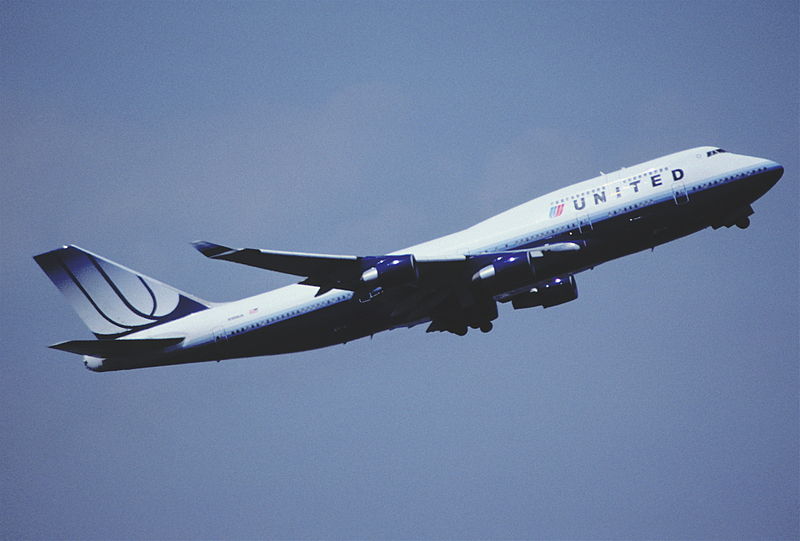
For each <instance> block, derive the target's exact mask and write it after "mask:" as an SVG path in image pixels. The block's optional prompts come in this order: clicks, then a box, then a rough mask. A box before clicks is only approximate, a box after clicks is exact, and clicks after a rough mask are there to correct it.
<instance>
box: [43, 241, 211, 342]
mask: <svg viewBox="0 0 800 541" xmlns="http://www.w3.org/2000/svg"><path fill="white" fill-rule="evenodd" d="M34 259H35V260H36V263H38V264H39V266H40V267H42V270H43V271H44V272H45V273H46V274H47V276H48V277H49V278H50V280H52V282H53V283H54V284H55V285H56V287H58V289H59V290H61V292H62V293H63V294H64V296H65V297H66V298H67V301H68V302H69V303H70V304H71V305H72V307H73V308H74V309H75V311H76V312H78V315H79V316H80V318H81V319H82V320H83V322H84V323H86V326H87V327H89V329H90V330H91V331H92V332H93V333H94V335H95V336H96V337H97V338H101V339H110V338H119V337H121V336H125V335H126V334H130V333H133V332H136V331H141V330H143V329H147V328H149V327H153V326H155V325H159V324H161V323H166V322H167V321H172V320H175V319H178V318H181V317H184V316H187V315H189V314H191V313H194V312H199V311H200V310H205V309H206V308H208V307H210V306H211V303H209V302H206V301H204V300H202V299H198V298H197V297H194V296H192V295H189V294H188V293H184V292H183V291H180V290H178V289H175V288H174V287H171V286H168V285H167V284H164V283H162V282H159V281H158V280H154V279H152V278H148V277H147V276H144V275H142V274H139V273H138V272H135V271H132V270H130V269H128V268H126V267H123V266H122V265H118V264H117V263H114V262H113V261H109V260H108V259H105V258H102V257H100V256H98V255H95V254H93V253H91V252H87V251H86V250H84V249H82V248H79V247H77V246H72V245H70V246H64V247H63V248H59V249H57V250H53V251H52V252H46V253H44V254H39V255H37V256H34Z"/></svg>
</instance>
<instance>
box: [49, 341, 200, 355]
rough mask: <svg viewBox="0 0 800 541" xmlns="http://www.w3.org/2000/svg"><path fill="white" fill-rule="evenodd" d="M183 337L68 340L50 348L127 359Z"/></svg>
mask: <svg viewBox="0 0 800 541" xmlns="http://www.w3.org/2000/svg"><path fill="white" fill-rule="evenodd" d="M183 340H184V338H183V337H178V338H142V339H130V340H125V339H120V340H70V341H68V342H59V343H58V344H53V345H52V346H50V347H51V348H53V349H60V350H61V351H69V352H70V353H77V354H78V355H89V356H91V357H102V358H104V359H107V358H109V357H127V356H129V355H144V354H147V353H151V352H156V351H160V350H163V349H166V348H167V347H169V346H174V345H176V344H180V343H181V342H183Z"/></svg>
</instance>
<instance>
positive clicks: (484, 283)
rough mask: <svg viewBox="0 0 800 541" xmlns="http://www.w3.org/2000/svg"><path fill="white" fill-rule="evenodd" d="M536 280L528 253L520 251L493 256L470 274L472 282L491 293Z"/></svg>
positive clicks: (512, 288)
mask: <svg viewBox="0 0 800 541" xmlns="http://www.w3.org/2000/svg"><path fill="white" fill-rule="evenodd" d="M535 281H536V269H535V268H534V266H533V261H532V258H531V255H530V253H528V252H520V253H515V254H508V255H502V256H498V257H497V258H495V260H494V262H493V263H492V264H491V265H487V266H485V267H483V268H482V269H481V270H479V271H478V272H476V273H475V274H474V275H473V276H472V282H473V283H475V284H477V285H480V286H481V287H482V288H484V289H486V290H487V291H489V292H491V293H492V294H496V293H503V292H505V291H511V290H514V289H517V288H519V287H522V286H524V285H525V284H531V283H533V282H535Z"/></svg>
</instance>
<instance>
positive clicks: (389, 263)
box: [358, 255, 419, 302]
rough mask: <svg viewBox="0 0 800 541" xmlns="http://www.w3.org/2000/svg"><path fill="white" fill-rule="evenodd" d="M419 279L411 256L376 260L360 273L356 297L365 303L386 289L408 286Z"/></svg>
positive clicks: (415, 263) (415, 264)
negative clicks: (359, 286)
mask: <svg viewBox="0 0 800 541" xmlns="http://www.w3.org/2000/svg"><path fill="white" fill-rule="evenodd" d="M418 279H419V270H418V269H417V262H416V260H415V259H414V256H413V255H398V256H390V257H386V258H381V259H376V260H375V261H374V264H373V265H372V266H371V267H369V268H368V269H367V270H365V271H364V272H362V273H361V278H360V279H359V281H360V282H361V288H360V289H359V291H358V297H359V299H360V300H361V301H362V302H366V301H368V300H370V299H372V298H373V297H376V296H377V295H380V294H381V293H382V292H383V290H384V289H385V288H387V287H394V286H399V285H403V284H410V283H413V282H416V281H417V280H418Z"/></svg>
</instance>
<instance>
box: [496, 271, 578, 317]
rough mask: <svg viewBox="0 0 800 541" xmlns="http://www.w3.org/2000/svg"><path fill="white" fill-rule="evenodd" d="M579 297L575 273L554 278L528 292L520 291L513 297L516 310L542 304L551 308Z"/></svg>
mask: <svg viewBox="0 0 800 541" xmlns="http://www.w3.org/2000/svg"><path fill="white" fill-rule="evenodd" d="M577 298H578V284H576V283H575V277H574V276H573V275H571V274H570V275H567V276H559V277H556V278H552V279H550V280H548V281H546V282H544V283H542V284H539V285H538V286H536V287H535V288H533V289H531V290H530V291H528V292H527V293H520V294H519V295H515V296H514V297H512V298H511V305H512V306H513V307H514V309H515V310H521V309H523V308H533V307H534V306H542V307H544V308H549V307H551V306H558V305H559V304H564V303H565V302H569V301H574V300H575V299H577Z"/></svg>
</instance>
